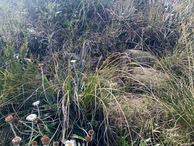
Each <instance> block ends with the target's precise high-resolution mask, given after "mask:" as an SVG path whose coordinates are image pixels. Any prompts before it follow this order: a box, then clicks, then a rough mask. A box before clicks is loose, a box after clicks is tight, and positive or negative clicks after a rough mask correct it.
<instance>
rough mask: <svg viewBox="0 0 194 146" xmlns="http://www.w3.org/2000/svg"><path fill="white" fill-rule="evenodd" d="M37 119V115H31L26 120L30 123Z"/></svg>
mask: <svg viewBox="0 0 194 146" xmlns="http://www.w3.org/2000/svg"><path fill="white" fill-rule="evenodd" d="M36 119H37V115H36V114H30V115H28V116H27V117H26V120H28V121H34V120H36Z"/></svg>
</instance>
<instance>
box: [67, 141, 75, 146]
mask: <svg viewBox="0 0 194 146" xmlns="http://www.w3.org/2000/svg"><path fill="white" fill-rule="evenodd" d="M65 146H76V142H75V140H74V139H71V140H67V141H66V142H65Z"/></svg>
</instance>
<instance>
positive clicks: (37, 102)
mask: <svg viewBox="0 0 194 146" xmlns="http://www.w3.org/2000/svg"><path fill="white" fill-rule="evenodd" d="M39 104H40V101H39V100H38V101H36V102H33V103H32V105H33V106H38V105H39Z"/></svg>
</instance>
